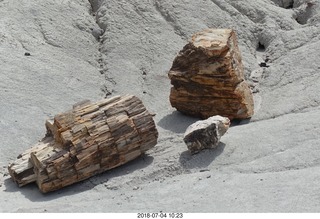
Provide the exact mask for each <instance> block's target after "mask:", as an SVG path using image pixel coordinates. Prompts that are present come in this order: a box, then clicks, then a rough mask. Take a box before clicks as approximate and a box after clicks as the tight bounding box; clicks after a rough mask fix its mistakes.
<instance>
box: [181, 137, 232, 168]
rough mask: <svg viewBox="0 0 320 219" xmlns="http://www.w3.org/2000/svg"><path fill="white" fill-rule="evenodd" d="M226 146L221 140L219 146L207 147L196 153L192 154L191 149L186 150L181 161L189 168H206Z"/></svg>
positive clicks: (184, 166)
mask: <svg viewBox="0 0 320 219" xmlns="http://www.w3.org/2000/svg"><path fill="white" fill-rule="evenodd" d="M225 146H226V145H225V144H224V143H222V142H220V143H219V145H218V147H216V148H213V149H206V150H203V151H201V152H199V153H198V154H194V155H191V153H190V151H185V152H183V153H181V155H180V158H179V162H180V164H181V166H182V167H183V168H184V169H187V170H192V169H206V168H207V167H208V166H209V165H210V164H211V163H212V162H213V161H214V160H215V158H216V157H218V156H219V155H220V154H221V153H222V152H223V150H224V148H225Z"/></svg>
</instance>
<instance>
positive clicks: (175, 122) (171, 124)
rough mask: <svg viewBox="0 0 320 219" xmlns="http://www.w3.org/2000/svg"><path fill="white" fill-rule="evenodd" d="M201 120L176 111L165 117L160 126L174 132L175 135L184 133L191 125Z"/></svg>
mask: <svg viewBox="0 0 320 219" xmlns="http://www.w3.org/2000/svg"><path fill="white" fill-rule="evenodd" d="M199 120H200V119H199V118H194V117H190V116H186V115H184V114H182V113H180V112H179V111H174V112H172V113H171V114H168V115H166V116H165V117H163V118H162V119H161V120H160V121H159V122H158V125H159V126H160V127H161V128H163V129H166V130H169V131H172V132H174V133H184V132H185V131H186V129H187V128H188V126H189V125H191V124H193V123H195V122H197V121H199Z"/></svg>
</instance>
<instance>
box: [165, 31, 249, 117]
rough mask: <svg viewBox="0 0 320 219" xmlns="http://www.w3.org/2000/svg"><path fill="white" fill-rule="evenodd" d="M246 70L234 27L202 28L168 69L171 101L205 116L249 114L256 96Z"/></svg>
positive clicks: (177, 107)
mask: <svg viewBox="0 0 320 219" xmlns="http://www.w3.org/2000/svg"><path fill="white" fill-rule="evenodd" d="M243 71H244V70H243V65H242V62H241V55H240V51H239V48H238V44H237V39H236V34H235V32H234V31H233V30H230V29H207V30H204V31H202V32H199V33H197V34H195V35H193V36H192V40H191V41H190V42H189V43H188V44H187V45H186V46H185V47H184V48H183V49H182V50H181V51H180V53H179V54H178V56H177V57H176V58H175V59H174V61H173V64H172V67H171V70H170V71H169V74H168V75H169V78H170V79H171V84H172V85H173V87H172V88H171V93H170V102H171V105H172V106H173V107H175V108H176V109H177V110H178V111H180V112H182V113H185V114H188V115H191V116H196V117H200V118H203V119H206V118H208V117H210V116H214V115H222V116H226V117H228V118H230V119H235V118H237V119H244V118H249V117H251V116H252V115H253V108H254V107H253V96H252V93H251V90H250V88H249V86H248V84H247V83H246V82H245V80H244V73H243Z"/></svg>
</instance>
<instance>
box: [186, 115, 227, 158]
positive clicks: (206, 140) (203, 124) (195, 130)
mask: <svg viewBox="0 0 320 219" xmlns="http://www.w3.org/2000/svg"><path fill="white" fill-rule="evenodd" d="M229 126H230V120H229V119H228V118H227V117H222V116H212V117H210V118H208V119H206V120H202V121H198V122H195V123H193V124H192V125H190V126H189V127H188V128H187V130H186V132H185V134H184V138H183V140H184V142H185V143H186V144H187V146H188V149H189V151H190V152H191V153H192V154H195V153H198V152H200V151H201V150H203V149H207V148H215V147H217V146H218V144H219V141H220V138H221V136H223V135H224V134H225V133H226V131H227V130H228V128H229Z"/></svg>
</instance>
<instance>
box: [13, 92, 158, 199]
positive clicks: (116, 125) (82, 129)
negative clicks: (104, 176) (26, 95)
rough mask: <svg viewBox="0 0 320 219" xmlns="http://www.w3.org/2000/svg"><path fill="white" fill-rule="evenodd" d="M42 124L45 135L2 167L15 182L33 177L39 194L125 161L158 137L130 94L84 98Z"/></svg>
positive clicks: (145, 113) (19, 183)
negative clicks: (92, 100) (100, 98)
mask: <svg viewBox="0 0 320 219" xmlns="http://www.w3.org/2000/svg"><path fill="white" fill-rule="evenodd" d="M46 128H47V135H46V137H45V138H44V139H43V140H42V141H41V142H39V143H38V144H36V145H35V146H33V147H32V148H31V149H29V150H27V151H25V152H24V153H23V154H21V155H19V157H18V159H17V160H16V161H15V162H13V163H12V164H10V165H9V167H8V169H9V173H10V175H11V177H12V178H13V180H14V181H15V182H17V184H18V185H19V186H23V185H26V184H28V183H31V182H36V183H37V184H38V187H39V189H40V190H41V191H42V192H44V193H45V192H49V191H53V190H57V189H60V188H62V187H64V186H67V185H70V184H73V183H75V182H78V181H81V180H84V179H87V178H89V177H91V176H93V175H95V174H97V173H101V172H103V171H106V170H109V169H111V168H115V167H117V166H120V165H122V164H124V163H127V162H128V161H131V160H133V159H135V158H136V157H138V156H139V155H141V154H142V153H144V152H145V151H147V150H148V149H150V148H152V147H153V146H155V145H156V143H157V138H158V132H157V129H156V126H155V123H154V121H153V118H152V115H151V114H150V113H149V112H148V111H147V110H146V108H145V107H144V105H143V103H142V102H141V100H139V99H138V98H137V97H135V96H132V95H127V96H116V97H113V98H110V99H104V100H101V101H99V102H97V103H90V102H88V101H84V102H82V103H80V104H77V105H75V106H74V107H73V110H70V111H68V112H65V113H61V114H58V115H56V116H55V117H54V120H53V121H49V120H48V121H47V122H46Z"/></svg>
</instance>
